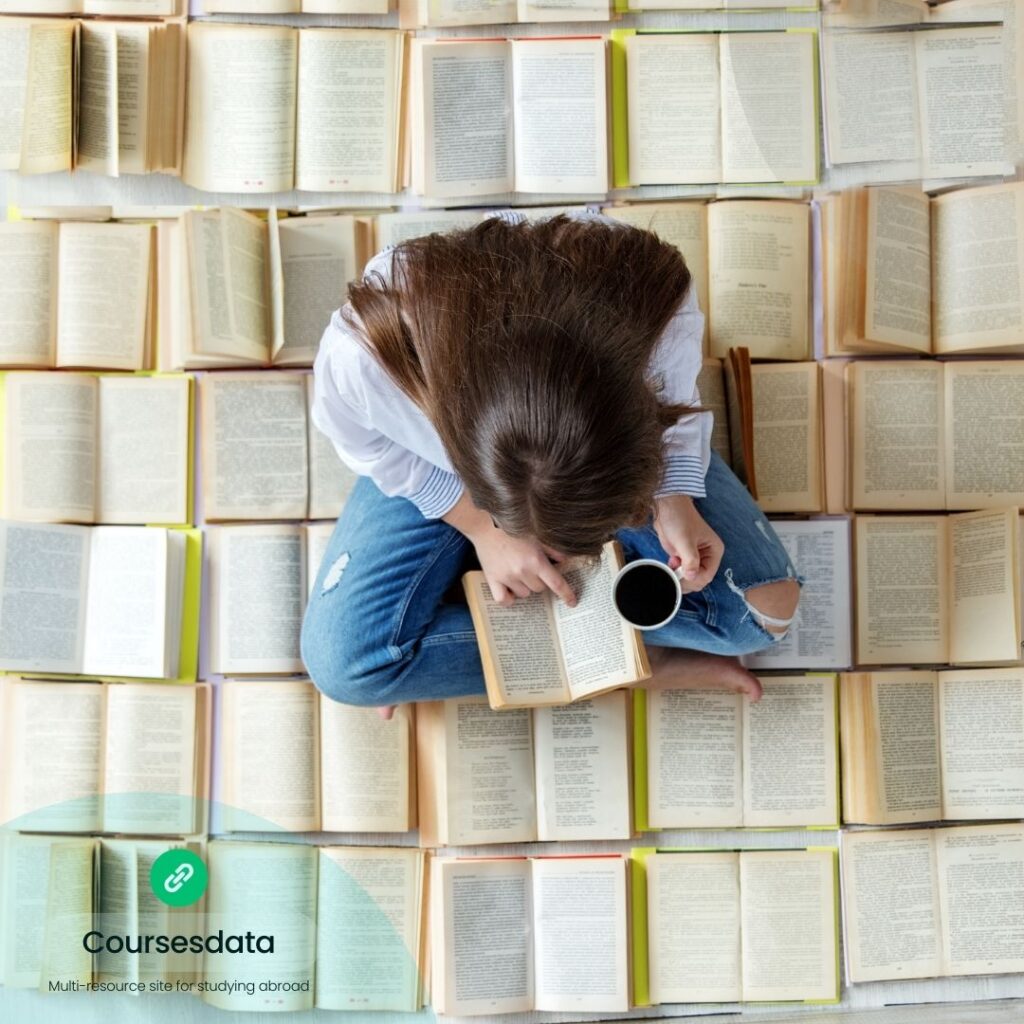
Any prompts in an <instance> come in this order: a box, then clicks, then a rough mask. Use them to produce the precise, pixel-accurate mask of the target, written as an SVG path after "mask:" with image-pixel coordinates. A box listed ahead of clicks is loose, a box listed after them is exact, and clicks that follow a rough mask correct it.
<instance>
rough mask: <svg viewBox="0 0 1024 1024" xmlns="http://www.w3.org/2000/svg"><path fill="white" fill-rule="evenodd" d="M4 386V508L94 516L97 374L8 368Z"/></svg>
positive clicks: (13, 512) (46, 515) (23, 514)
mask: <svg viewBox="0 0 1024 1024" xmlns="http://www.w3.org/2000/svg"><path fill="white" fill-rule="evenodd" d="M4 386H5V398H6V409H5V415H4V514H5V515H7V516H10V517H11V518H12V519H22V520H25V519H30V520H44V521H45V520H71V521H78V522H85V523H90V522H92V521H93V518H94V516H95V512H96V471H97V461H98V460H97V453H96V423H97V416H98V410H97V404H98V403H97V397H98V387H97V383H96V380H95V378H93V377H90V376H86V375H79V374H67V375H65V374H54V373H12V374H8V375H7V377H6V379H5V385H4Z"/></svg>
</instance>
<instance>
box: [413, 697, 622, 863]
mask: <svg viewBox="0 0 1024 1024" xmlns="http://www.w3.org/2000/svg"><path fill="white" fill-rule="evenodd" d="M630 697H631V694H629V693H628V692H627V691H625V690H616V691H614V692H612V693H606V694H603V695H602V696H599V697H594V698H592V699H590V700H585V701H579V702H577V703H575V704H571V705H565V706H561V707H544V708H534V709H532V710H528V709H526V708H513V709H509V710H505V711H495V710H494V709H493V708H491V707H490V706H489V705H488V704H487V701H486V700H485V699H484V698H482V697H460V698H457V699H454V700H445V701H430V702H428V703H423V704H420V705H419V706H418V709H417V727H416V746H417V764H418V767H417V778H418V786H419V820H420V842H421V844H422V845H424V846H428V847H429V846H436V845H442V846H449V845H450V846H472V845H476V844H482V843H515V842H533V841H537V840H540V841H549V840H557V841H572V840H599V839H628V838H629V837H630V836H631V835H632V834H633V830H632V801H631V787H630V780H631V771H630V767H631V766H630V728H631V722H632V718H631V701H630Z"/></svg>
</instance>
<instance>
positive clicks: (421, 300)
mask: <svg viewBox="0 0 1024 1024" xmlns="http://www.w3.org/2000/svg"><path fill="white" fill-rule="evenodd" d="M703 329H704V317H703V314H702V313H701V312H700V310H699V309H698V307H697V303H696V298H695V289H694V288H693V287H692V286H691V281H690V274H689V271H688V270H687V268H686V265H685V263H684V262H683V259H682V257H681V256H680V254H679V251H678V250H677V249H676V248H674V247H673V246H671V245H668V244H666V243H664V242H661V241H660V240H659V239H658V238H657V236H655V235H654V234H653V233H651V232H648V231H643V230H640V229H637V228H633V227H629V226H626V225H624V224H621V223H619V222H617V221H613V220H611V219H610V218H607V217H604V216H602V215H599V214H578V215H575V216H572V217H567V216H565V215H561V216H556V217H552V218H550V219H547V220H542V221H537V222H527V221H526V220H525V219H523V218H522V217H521V216H520V217H519V219H518V220H516V218H515V215H514V214H513V215H504V216H495V217H490V218H488V219H486V220H484V221H483V222H482V223H480V224H478V225H476V226H474V227H472V228H470V229H467V230H462V231H456V232H453V233H451V234H448V235H441V234H434V235H428V236H426V237H424V238H418V239H414V240H412V241H409V242H405V243H402V244H401V245H399V246H398V247H395V248H390V247H389V249H387V250H385V251H384V252H382V253H379V254H378V255H377V256H376V257H374V259H373V260H371V261H370V262H369V263H368V264H367V267H366V270H365V273H364V276H363V280H362V281H361V282H360V283H358V284H353V285H351V286H350V288H349V303H348V304H347V305H346V306H345V307H344V308H343V309H341V310H339V311H338V312H336V313H335V314H334V316H333V317H332V319H331V322H330V325H329V326H328V327H327V330H326V332H325V333H324V336H323V340H322V341H321V345H320V351H319V354H318V356H317V360H316V365H315V368H314V375H315V398H314V404H313V411H312V417H313V421H314V423H315V425H316V426H317V427H318V428H319V429H320V430H321V431H322V432H323V433H324V434H326V436H327V437H328V438H330V439H331V441H332V442H333V443H334V446H335V448H336V449H337V451H338V454H339V455H340V456H341V458H342V460H343V461H344V462H345V463H346V464H347V465H348V466H349V467H350V468H351V469H352V470H354V471H355V472H356V473H358V474H360V475H361V479H360V480H359V481H358V483H357V484H356V486H355V488H354V490H353V492H352V494H351V496H350V498H349V500H348V503H347V505H346V506H345V509H344V511H343V513H342V515H341V517H340V519H339V520H338V525H337V527H336V529H335V531H334V534H333V536H332V538H331V541H330V544H329V545H328V548H327V550H326V552H325V554H324V558H323V561H322V563H321V567H320V571H319V574H318V576H317V580H316V583H315V585H314V587H313V590H312V592H311V596H310V600H309V604H308V607H307V610H306V618H305V622H304V623H303V630H302V656H303V660H304V661H305V663H306V666H307V668H308V670H309V673H310V675H311V677H312V678H313V681H314V682H315V683H316V685H317V687H318V688H319V689H320V690H321V691H323V693H325V694H326V695H327V696H329V697H331V698H333V699H335V700H338V701H341V702H343V703H346V704H359V705H374V706H379V707H381V708H382V711H381V713H382V714H383V715H384V717H388V715H389V714H390V706H392V705H394V704H397V703H402V702H405V701H417V700H429V699H439V698H444V697H454V696H462V695H467V694H474V693H483V692H485V691H484V679H483V673H482V668H481V663H480V656H479V652H478V647H477V642H476V638H475V635H474V632H473V625H472V621H471V619H470V614H469V610H468V608H467V607H466V605H465V603H463V602H460V601H459V600H457V599H454V598H452V599H449V598H450V596H451V593H450V592H455V591H457V584H458V581H459V578H460V576H461V574H462V572H463V571H465V568H466V562H467V560H468V559H471V558H472V556H473V554H474V553H475V555H476V557H477V558H478V559H479V563H480V566H481V568H482V569H483V572H484V574H485V576H486V579H487V582H488V584H489V585H490V588H491V590H492V592H493V593H494V595H495V597H496V599H497V600H499V601H500V602H503V603H510V602H512V601H515V600H517V599H520V598H525V597H527V596H528V595H530V594H531V593H538V592H541V591H543V590H545V589H550V590H552V591H553V592H554V593H555V594H556V595H558V597H559V598H560V599H561V600H564V601H567V602H569V603H570V604H572V603H573V602H574V600H575V597H574V595H573V593H572V590H571V588H570V587H569V585H568V583H567V582H566V580H565V579H564V578H563V576H562V575H561V573H560V572H559V563H560V562H561V561H562V560H563V559H564V558H565V557H567V556H570V555H578V554H596V553H597V552H598V551H599V550H600V548H601V545H602V543H603V542H604V541H606V540H607V539H609V538H610V537H612V536H615V537H617V538H618V539H619V541H620V542H621V544H622V546H623V549H624V551H625V554H626V558H627V559H634V558H640V557H645V558H659V559H661V560H663V561H667V562H668V564H669V565H670V566H672V567H673V568H678V567H680V566H681V567H682V569H683V589H684V591H685V593H684V597H683V603H682V606H681V608H680V610H679V612H678V614H677V615H676V616H675V617H674V619H673V620H672V621H671V622H669V623H668V624H667V625H665V626H663V627H661V628H659V629H655V630H650V631H648V632H647V633H645V635H644V637H645V641H646V642H647V644H648V648H649V654H650V658H651V665H652V669H653V673H654V675H653V678H652V679H650V680H648V681H647V682H645V684H644V685H645V686H648V687H651V686H708V687H720V688H723V689H728V690H733V691H738V692H741V693H746V694H747V695H748V696H750V697H751V698H752V699H755V700H756V699H757V698H758V697H759V696H760V686H759V684H758V682H757V680H756V679H755V678H754V677H753V676H752V675H751V674H750V673H749V672H747V671H746V670H745V669H743V668H742V667H741V666H740V664H739V662H738V661H737V660H736V658H735V655H737V654H742V653H746V652H751V651H756V650H759V649H762V648H764V647H767V646H769V645H771V644H772V643H775V642H777V641H778V639H779V638H780V637H781V636H782V635H784V633H785V631H786V628H787V626H788V625H789V623H790V621H791V619H792V617H793V615H794V613H795V610H796V606H797V602H798V600H799V594H800V587H801V585H802V582H803V581H802V579H801V577H799V576H798V575H797V574H796V572H795V570H794V568H793V566H792V564H791V563H790V560H789V558H788V557H787V554H786V552H785V549H784V548H783V547H782V544H781V543H780V542H779V539H778V537H777V536H776V534H775V532H774V530H773V529H772V527H771V526H770V524H769V523H768V521H767V520H766V519H765V518H764V515H763V514H762V513H761V511H760V510H759V509H758V507H757V505H756V504H755V502H754V501H753V499H752V498H751V497H750V495H749V493H748V492H747V491H746V489H745V488H744V487H743V485H742V484H741V483H740V482H739V481H738V480H737V479H736V477H735V476H734V475H733V474H732V472H731V471H730V470H729V469H728V467H727V466H726V465H725V464H724V463H723V462H722V460H721V459H720V458H718V456H717V455H714V454H712V453H711V451H710V435H711V415H710V413H708V412H702V411H700V410H699V409H698V408H697V406H698V405H699V396H698V393H697V388H696V379H697V373H698V371H699V369H700V366H701V358H702V355H701V337H702V334H703Z"/></svg>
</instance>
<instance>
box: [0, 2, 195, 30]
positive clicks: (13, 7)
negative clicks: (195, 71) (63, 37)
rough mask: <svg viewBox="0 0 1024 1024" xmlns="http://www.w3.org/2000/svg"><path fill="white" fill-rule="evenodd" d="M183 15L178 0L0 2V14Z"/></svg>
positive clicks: (164, 16)
mask: <svg viewBox="0 0 1024 1024" xmlns="http://www.w3.org/2000/svg"><path fill="white" fill-rule="evenodd" d="M183 13H184V12H183V11H182V9H181V3H180V0H0V14H94V15H101V16H104V17H118V18H130V17H140V18H152V17H157V18H173V17H175V16H176V15H179V14H183ZM83 27H84V26H83Z"/></svg>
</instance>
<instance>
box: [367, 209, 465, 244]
mask: <svg viewBox="0 0 1024 1024" xmlns="http://www.w3.org/2000/svg"><path fill="white" fill-rule="evenodd" d="M480 219H481V217H480V211H479V210H416V211H408V212H407V211H400V212H396V213H379V214H377V216H376V217H374V231H375V236H376V240H377V245H379V246H380V247H381V248H382V249H385V248H387V247H388V246H389V245H390V246H394V245H398V244H400V243H401V242H404V241H406V240H407V239H409V238H419V237H420V236H422V235H429V234H431V233H433V232H434V231H443V232H447V231H457V230H458V229H459V228H468V227H472V225H474V224H477V223H479V222H480Z"/></svg>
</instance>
